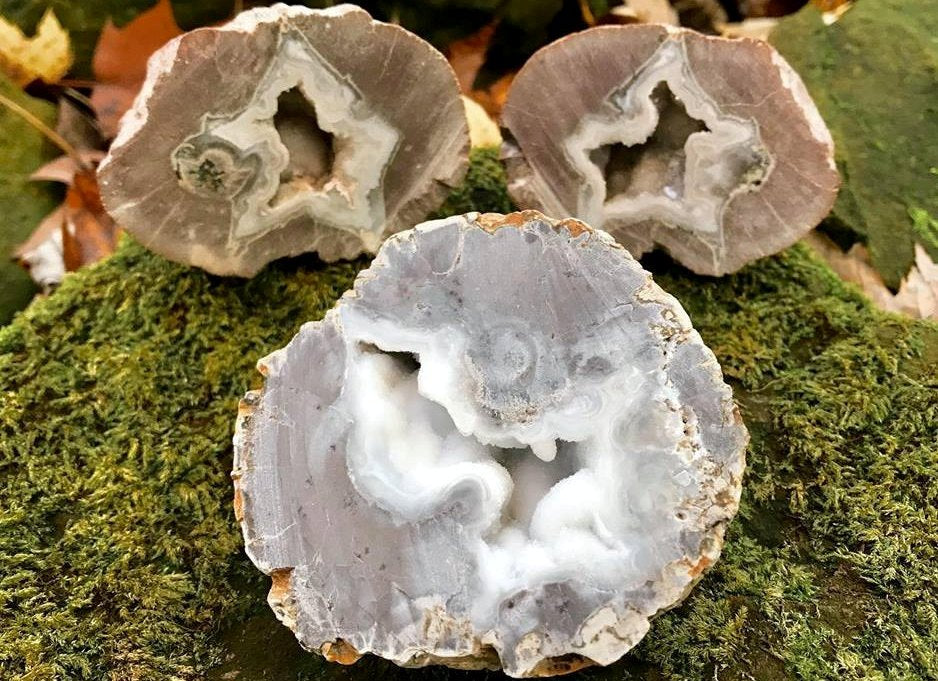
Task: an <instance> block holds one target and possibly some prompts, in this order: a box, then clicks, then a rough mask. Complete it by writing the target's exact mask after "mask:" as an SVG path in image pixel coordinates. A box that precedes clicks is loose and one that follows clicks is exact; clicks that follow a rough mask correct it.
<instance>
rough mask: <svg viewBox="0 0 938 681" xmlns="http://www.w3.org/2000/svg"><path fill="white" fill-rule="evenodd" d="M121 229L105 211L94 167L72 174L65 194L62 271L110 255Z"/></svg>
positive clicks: (88, 263)
mask: <svg viewBox="0 0 938 681" xmlns="http://www.w3.org/2000/svg"><path fill="white" fill-rule="evenodd" d="M119 237H120V229H119V228H118V227H117V224H116V223H115V222H114V220H113V219H112V218H111V216H110V215H108V213H107V211H106V210H104V205H103V204H102V203H101V194H100V193H99V192H98V180H97V175H96V174H95V171H94V169H93V168H92V169H85V170H82V171H80V172H78V173H76V174H75V179H74V181H73V182H72V184H71V186H70V187H69V188H68V192H66V194H65V222H64V225H63V228H62V257H63V260H64V261H65V270H66V271H67V272H74V271H75V270H77V269H78V268H80V267H83V266H84V265H90V264H91V263H94V262H97V261H98V260H101V259H102V258H104V257H106V256H108V255H110V254H111V253H113V252H114V249H115V248H117V240H118V238H119Z"/></svg>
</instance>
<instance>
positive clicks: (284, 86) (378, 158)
mask: <svg viewBox="0 0 938 681" xmlns="http://www.w3.org/2000/svg"><path fill="white" fill-rule="evenodd" d="M468 149H469V133H468V125H467V123H466V116H465V113H464V111H463V104H462V101H461V99H460V96H459V87H458V85H457V83H456V78H455V76H454V74H453V72H452V69H450V67H449V64H448V63H447V62H446V59H445V58H444V57H443V55H442V54H440V53H439V52H438V51H437V50H436V49H434V48H433V47H432V46H431V45H430V44H429V43H426V42H424V41H423V40H421V39H420V38H418V37H417V36H415V35H413V34H412V33H409V32H408V31H406V30H405V29H403V28H401V27H399V26H392V25H390V24H385V23H381V22H379V21H374V20H372V18H371V17H370V16H369V15H368V14H367V13H366V12H365V11H364V10H361V9H359V8H357V7H355V6H353V5H338V6H336V7H331V8H329V9H325V10H311V9H307V8H305V7H293V6H290V7H288V6H286V5H274V6H273V7H262V8H258V9H253V10H249V11H247V12H243V13H242V14H240V15H238V17H236V18H235V19H234V20H233V21H231V22H229V23H228V24H225V25H224V26H221V27H219V28H202V29H198V30H195V31H191V32H189V33H186V34H184V35H182V36H180V37H179V38H176V39H175V40H172V41H170V42H169V43H168V44H167V45H166V46H164V47H163V48H162V49H160V50H159V51H158V52H156V53H155V54H154V55H153V57H152V58H151V59H150V62H149V66H148V70H147V80H146V82H145V83H144V86H143V89H142V91H141V92H140V94H139V96H138V97H137V99H136V101H135V103H134V106H133V108H132V109H131V110H130V111H129V112H128V113H127V114H126V115H125V117H124V118H123V120H122V122H121V128H120V132H119V134H118V136H117V138H116V139H115V140H114V144H113V145H112V146H111V150H110V153H109V154H108V157H107V158H106V159H105V161H104V162H103V163H102V165H101V168H100V171H99V181H100V186H101V196H102V199H103V200H104V203H105V205H106V206H107V208H108V210H109V212H110V213H111V214H112V215H113V216H114V218H115V219H116V220H117V221H118V222H119V223H120V224H121V225H123V226H124V227H126V229H127V230H128V231H129V232H130V233H131V234H133V235H134V237H135V238H136V239H137V240H138V241H140V242H141V243H143V244H144V245H145V246H147V247H148V248H150V249H152V250H154V251H156V252H157V253H160V254H161V255H164V256H166V257H168V258H170V259H172V260H176V261H179V262H183V263H187V264H192V265H197V266H199V267H202V268H204V269H206V270H208V271H209V272H212V273H214V274H234V275H241V276H251V275H253V274H254V273H256V272H257V271H258V270H259V269H260V268H261V267H263V266H264V265H265V264H266V263H268V262H270V261H271V260H274V259H276V258H280V257H284V256H290V255H297V254H300V253H305V252H311V251H315V252H316V253H318V254H319V256H320V257H321V258H323V259H324V260H327V261H332V260H337V259H341V258H351V257H355V256H357V255H359V254H361V253H363V252H368V253H374V252H375V251H377V249H378V246H379V245H380V243H381V241H382V239H383V238H384V237H385V236H386V235H387V234H390V233H392V232H395V231H399V230H401V229H407V228H410V227H411V226H413V224H414V222H416V221H418V220H421V219H423V218H424V217H426V215H427V214H428V213H430V212H431V211H433V210H435V209H436V208H437V207H438V206H439V205H440V203H442V201H443V199H444V198H445V197H446V195H447V194H448V193H449V191H450V189H451V188H452V186H454V185H455V184H458V183H459V182H460V181H461V179H462V177H463V176H464V174H465V171H466V168H467V167H468V158H467V154H468Z"/></svg>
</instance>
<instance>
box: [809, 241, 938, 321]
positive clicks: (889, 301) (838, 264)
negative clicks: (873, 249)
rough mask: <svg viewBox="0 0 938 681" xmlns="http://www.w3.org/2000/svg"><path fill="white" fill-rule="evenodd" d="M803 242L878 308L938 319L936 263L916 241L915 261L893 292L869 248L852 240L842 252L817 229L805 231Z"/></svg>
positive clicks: (937, 270) (922, 317) (911, 315)
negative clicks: (857, 287)
mask: <svg viewBox="0 0 938 681" xmlns="http://www.w3.org/2000/svg"><path fill="white" fill-rule="evenodd" d="M805 243H807V244H808V246H810V247H811V249H812V250H814V251H815V252H816V253H817V254H818V255H820V256H821V257H822V258H823V259H824V260H825V261H826V262H827V264H828V265H830V267H831V269H832V270H834V272H836V273H837V275H838V276H840V278H841V279H844V280H845V281H849V282H851V283H854V284H857V285H858V286H859V287H860V288H861V289H862V290H863V292H864V293H865V294H866V295H867V297H869V298H870V300H872V301H873V304H874V305H876V306H877V307H878V308H880V309H881V310H886V311H888V312H897V313H899V314H904V315H907V316H909V317H914V318H917V319H938V264H935V263H934V262H932V259H931V258H930V257H929V256H928V252H927V251H926V250H925V249H924V248H922V246H921V245H920V244H915V265H913V266H912V268H911V269H910V270H909V273H908V274H907V275H906V276H905V277H904V278H903V280H902V283H901V284H900V286H899V291H898V292H897V293H895V294H893V293H892V291H890V290H889V288H888V287H887V286H886V284H885V283H884V282H883V278H882V277H881V276H880V275H879V273H878V272H877V271H876V270H875V269H874V268H873V265H872V264H871V262H870V257H869V252H868V251H867V250H866V248H865V247H864V246H863V245H862V244H859V243H857V244H854V245H853V246H852V247H851V248H850V250H849V251H847V252H846V253H844V252H843V251H842V250H840V248H838V246H837V244H835V243H834V242H833V241H831V240H830V239H829V238H828V237H826V236H824V235H823V234H821V233H820V232H812V233H811V234H809V235H808V236H807V237H806V238H805Z"/></svg>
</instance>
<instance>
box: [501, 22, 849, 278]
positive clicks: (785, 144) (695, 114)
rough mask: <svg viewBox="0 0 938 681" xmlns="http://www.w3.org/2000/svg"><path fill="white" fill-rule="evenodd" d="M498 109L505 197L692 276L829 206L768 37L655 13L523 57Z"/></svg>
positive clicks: (815, 134)
mask: <svg viewBox="0 0 938 681" xmlns="http://www.w3.org/2000/svg"><path fill="white" fill-rule="evenodd" d="M502 122H503V125H505V126H506V127H507V128H508V130H509V131H510V135H509V136H506V139H507V140H508V141H507V143H506V145H505V148H504V156H505V157H506V160H507V162H508V170H509V181H510V183H509V190H510V191H511V193H512V196H513V197H514V198H515V200H516V202H517V203H518V205H520V206H521V207H524V208H536V209H538V210H542V211H544V212H545V213H547V214H549V215H553V216H555V217H564V216H573V217H576V218H579V219H582V220H585V221H587V222H589V223H590V224H592V225H595V226H597V227H601V228H602V229H605V230H606V231H608V232H609V233H611V234H612V235H613V236H614V237H615V238H616V239H617V240H618V241H619V242H620V243H622V244H623V245H624V246H625V247H626V248H628V249H629V251H631V252H632V254H633V255H635V256H636V257H638V256H640V255H642V254H643V253H645V252H646V251H648V250H650V249H652V248H653V247H654V246H655V245H660V246H663V247H664V248H665V249H666V250H667V251H668V252H669V253H670V254H671V255H672V256H673V257H675V258H676V259H677V260H678V261H680V262H681V263H682V264H684V265H685V266H687V267H689V268H690V269H692V270H694V271H695V272H698V273H701V274H711V275H720V274H725V273H728V272H733V271H735V270H737V269H739V268H740V267H742V266H743V265H744V264H746V263H747V262H749V261H751V260H754V259H756V258H759V257H761V256H764V255H769V254H771V253H775V252H777V251H780V250H782V249H783V248H785V247H787V246H789V245H791V244H792V243H794V242H795V241H797V240H798V239H799V238H800V237H801V236H803V235H804V234H805V233H806V232H808V231H810V230H811V229H812V228H814V226H815V225H816V224H817V223H818V222H820V220H821V219H822V218H823V217H824V216H825V215H826V214H827V213H828V211H829V210H830V207H831V205H832V204H833V201H834V198H835V196H836V192H837V187H838V185H839V177H838V175H837V171H836V168H835V166H834V162H833V142H832V141H831V137H830V134H829V133H828V130H827V128H826V126H825V125H824V122H823V121H822V120H821V117H820V115H819V114H818V112H817V109H816V108H815V106H814V103H813V102H812V101H811V99H810V97H809V96H808V94H807V91H806V90H805V88H804V86H803V84H802V82H801V80H800V79H799V77H798V75H797V74H796V73H795V72H794V71H793V70H792V69H791V68H790V67H789V66H788V64H787V63H785V61H784V60H783V59H782V57H781V56H779V55H778V53H777V52H775V50H774V49H773V48H772V47H770V46H769V45H768V44H766V43H763V42H760V41H755V40H749V39H734V40H730V39H725V38H714V37H708V36H703V35H700V34H698V33H695V32H693V31H689V30H684V29H675V28H672V27H666V26H655V25H641V26H615V27H612V26H609V27H600V28H595V29H590V30H587V31H583V32H582V33H578V34H574V35H572V36H568V37H566V38H562V39H561V40H558V41H557V42H555V43H553V44H551V45H549V46H547V47H546V48H544V49H542V50H541V51H540V52H538V53H537V54H535V55H534V56H533V57H532V58H531V59H530V60H529V62H528V63H527V64H526V65H525V67H524V68H523V69H522V70H521V72H520V73H519V74H518V76H517V78H516V79H515V80H514V82H513V84H512V87H511V91H510V92H509V95H508V100H507V102H506V105H505V108H504V111H503V114H502Z"/></svg>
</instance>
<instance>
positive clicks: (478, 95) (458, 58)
mask: <svg viewBox="0 0 938 681" xmlns="http://www.w3.org/2000/svg"><path fill="white" fill-rule="evenodd" d="M497 26H498V21H497V20H496V21H493V22H492V23H490V24H487V25H486V26H483V27H482V28H480V29H479V30H478V31H476V32H475V33H473V34H472V35H470V36H467V37H466V38H463V39H461V40H454V41H453V42H452V43H450V44H449V46H448V47H447V48H446V58H447V59H448V60H449V63H450V66H451V67H452V69H453V71H454V72H455V73H456V80H457V81H458V82H459V88H460V90H462V92H463V94H464V95H466V96H467V97H469V98H470V99H472V100H473V101H475V102H476V103H478V104H479V105H481V106H482V108H484V109H485V111H486V113H488V114H489V115H490V116H492V117H493V118H497V117H498V115H499V114H500V113H501V110H502V107H503V106H504V105H505V99H506V98H507V97H508V87H509V86H510V85H511V81H512V80H513V79H514V77H515V74H514V73H508V74H505V75H504V76H502V77H501V78H499V79H498V80H496V81H495V82H494V83H492V84H491V85H490V86H489V87H487V88H484V89H483V88H480V89H476V88H475V87H474V85H475V80H476V76H477V75H478V74H479V69H481V68H482V65H483V64H484V63H485V55H486V52H487V51H488V49H489V43H491V42H492V36H493V35H495V29H496V28H497Z"/></svg>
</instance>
